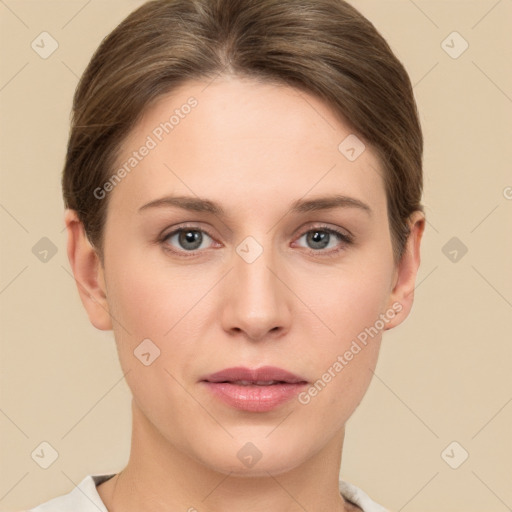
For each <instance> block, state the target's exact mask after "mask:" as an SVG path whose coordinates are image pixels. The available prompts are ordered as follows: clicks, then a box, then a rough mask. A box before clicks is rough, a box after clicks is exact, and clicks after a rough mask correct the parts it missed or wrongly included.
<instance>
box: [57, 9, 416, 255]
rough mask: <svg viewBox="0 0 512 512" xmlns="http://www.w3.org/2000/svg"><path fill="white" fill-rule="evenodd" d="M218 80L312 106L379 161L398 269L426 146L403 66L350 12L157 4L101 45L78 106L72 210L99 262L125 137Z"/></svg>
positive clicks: (65, 182)
mask: <svg viewBox="0 0 512 512" xmlns="http://www.w3.org/2000/svg"><path fill="white" fill-rule="evenodd" d="M220 75H232V76H240V77H244V78H245V77H248V78H254V79H256V80H259V81H263V82H270V83H276V84H280V85H289V86H292V87H295V88H297V89H299V90H301V91H304V92H306V93H309V94H313V95H315V96H316V97H318V98H320V99H321V100H323V101H324V102H325V103H326V104H327V105H328V106H329V108H331V109H332V111H333V112H334V114H335V115H336V116H339V117H338V118H339V119H340V120H341V121H343V122H344V123H346V124H347V125H348V126H349V127H350V129H351V130H352V133H354V134H355V135H357V137H359V138H360V139H361V140H362V141H363V142H364V144H365V145H369V146H370V147H371V148H372V149H373V150H374V151H375V153H376V155H377V156H378V159H379V163H380V164H381V165H380V167H381V170H379V173H380V174H381V175H382V179H383V181H384V184H385V192H386V199H387V213H388V220H389V228H390V235H391V241H392V246H393V256H394V261H395V263H398V262H399V261H400V259H401V257H402V255H403V251H404V248H405V243H406V241H407V237H408V235H409V233H410V231H409V225H408V218H409V216H410V215H411V214H412V213H413V212H414V211H415V210H420V211H422V212H423V206H422V205H421V195H422V189H423V171H422V153H423V135H422V131H421V126H420V121H419V116H418V111H417V106H416V102H415V99H414V95H413V89H412V85H411V82H410V79H409V76H408V74H407V72H406V70H405V68H404V66H403V65H402V63H401V62H400V61H399V60H398V58H397V57H396V56H395V55H394V53H393V51H392V50H391V48H390V46H389V45H388V43H387V42H386V41H385V39H384V38H383V37H382V36H381V35H380V33H379V32H378V31H377V30H376V28H375V27H374V25H373V24H372V23H371V22H370V21H369V20H368V19H367V18H365V17H364V16H363V15H362V14H361V13H359V12H358V11H357V10H356V9H355V8H354V7H352V6H351V5H350V4H348V3H347V2H345V1H344V0H152V1H148V2H146V3H144V4H142V5H141V6H140V7H139V8H137V9H136V10H135V11H133V12H132V13H131V14H130V15H129V16H128V17H126V18H125V19H124V20H123V21H122V22H121V23H120V24H119V25H118V26H117V27H116V28H115V29H114V30H113V31H112V32H111V33H110V34H108V35H107V37H105V38H104V39H103V41H102V42H101V44H100V45H99V47H98V48H97V50H96V51H95V53H94V55H93V56H92V58H91V60H90V62H89V64H88V66H87V67H86V69H85V71H84V73H83V75H82V76H81V79H80V81H79V83H78V86H77V89H76V91H75V94H74V98H73V107H72V119H71V127H70V133H69V139H68V146H67V154H66V158H65V164H64V169H63V174H62V189H63V196H64V203H65V207H66V208H71V209H74V210H76V211H77V214H78V218H79V220H80V221H81V222H82V224H83V226H84V229H85V232H86V234H87V237H88V239H89V241H90V242H91V244H92V245H93V246H94V247H95V249H96V251H97V253H98V255H99V257H100V259H101V260H102V261H103V248H104V246H103V243H104V240H103V232H104V225H105V220H106V212H107V207H108V198H109V195H106V197H104V198H102V199H98V198H97V197H96V195H95V194H94V190H95V189H97V188H98V187H101V186H102V184H103V183H105V182H106V181H107V180H108V178H109V176H110V175H112V173H113V172H114V171H115V169H114V165H115V162H116V159H117V156H118V153H119V150H120V148H121V145H122V143H123V142H124V140H125V139H126V137H127V136H128V134H129V133H130V130H131V129H132V128H133V127H134V125H135V124H136V123H137V121H138V120H139V119H140V118H141V116H142V115H143V114H144V112H145V110H146V109H147V108H148V107H149V106H150V105H151V104H152V103H153V102H154V101H156V100H157V99H159V98H160V97H161V96H162V95H165V94H168V93H171V92H172V91H173V89H175V88H176V87H178V86H181V85H182V84H184V83H185V82H187V81H190V80H205V79H206V80H209V79H212V80H213V79H214V78H215V77H217V76H220ZM340 142H341V141H340ZM375 179H378V175H377V174H375Z"/></svg>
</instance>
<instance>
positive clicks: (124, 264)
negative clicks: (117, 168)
mask: <svg viewBox="0 0 512 512" xmlns="http://www.w3.org/2000/svg"><path fill="white" fill-rule="evenodd" d="M191 96H193V97H194V98H195V99H196V100H197V102H198V103H197V106H196V107H195V108H193V109H192V110H191V112H190V113H189V114H188V115H186V116H184V117H183V119H180V122H179V124H178V125H177V126H175V127H174V129H173V130H172V131H171V132H170V133H169V134H165V135H164V137H163V138H162V141H157V139H156V138H155V137H154V136H153V138H154V139H155V140H156V141H157V142H158V144H157V145H156V147H155V148H154V149H152V150H151V151H150V152H149V154H148V155H147V156H145V157H144V158H143V159H142V160H141V161H140V162H139V163H138V165H137V166H136V167H135V168H134V169H133V170H132V171H131V172H130V173H129V174H127V176H126V177H125V178H124V179H123V180H122V181H121V182H120V183H119V184H117V185H116V186H115V187H114V189H113V190H111V191H110V192H108V194H109V201H110V203H109V207H108V215H107V221H106V226H105V246H104V249H105V260H104V267H103V266H102V265H101V264H100V262H99V260H98V258H97V256H96V253H95V251H94V249H93V248H92V247H91V245H90V244H89V242H88V240H87V238H86V237H85V235H84V232H83V228H82V225H81V224H80V223H79V222H78V220H77V216H76V214H75V212H73V211H71V210H67V211H66V213H65V221H66V226H67V229H68V256H69V260H70V263H71V266H72V270H73V272H74V275H75V279H76V280H77V283H78V290H79V293H80V296H81V299H82V301H83V304H84V306H85V309H86V310H87V313H88V316H89V319H90V321H91V323H92V324H93V325H94V326H95V327H97V328H98V329H102V330H109V329H113V331H114V335H115V341H116V345H117V350H118V354H119V359H120V364H121V367H122V370H123V372H125V373H126V377H125V378H126V381H127V383H128V385H129V387H130V389H131V391H132V394H133V400H132V411H133V430H132V446H131V453H130V459H129V462H128V465H127V467H126V468H124V469H123V471H122V472H121V473H120V474H118V475H116V476H115V477H114V478H112V479H111V480H109V481H107V482H105V483H103V484H101V485H100V486H99V487H98V491H99V493H100V496H101V497H102V499H103V501H104V502H105V504H106V506H107V508H108V510H109V511H121V510H122V511H124V512H130V511H135V510H153V511H160V510H162V511H163V510H184V511H185V510H189V509H190V507H195V509H197V510H199V511H200V512H212V511H225V510H244V511H248V512H256V511H266V512H269V511H276V512H277V511H289V512H295V511H299V510H300V511H303V510H304V509H306V510H308V511H315V512H316V511H330V512H332V511H343V510H358V508H356V507H354V506H353V505H351V504H350V503H348V502H347V501H346V500H344V499H343V498H342V497H341V496H340V494H339V491H338V474H339V469H340V462H341V460H340V457H341V452H342V447H343V439H344V432H345V427H344V426H345V423H346V421H347V420H348V419H349V417H350V416H351V415H352V413H353V412H354V410H355V409H356V407H357V406H358V405H359V403H360V401H361V399H362V398H363V396H364V394H365V392H366V390H367V388H368V385H369V383H370V380H371V377H372V370H373V369H374V368H375V366H376V363H377V358H378V353H379V348H380V342H381V336H382V330H381V331H379V334H378V335H376V336H374V337H373V338H369V341H368V344H367V345H366V346H365V347H364V348H363V349H362V350H361V351H360V352H359V353H358V354H357V355H355V356H354V357H353V359H352V360H351V361H350V362H349V363H348V364H347V365H346V366H344V368H343V369H342V371H340V372H338V373H337V374H336V376H335V377H334V378H332V380H331V381H330V382H329V383H328V384H327V385H326V386H325V388H324V389H323V390H322V391H321V392H319V393H318V394H317V396H315V397H313V398H311V401H310V402H309V403H308V404H307V405H304V404H301V403H299V401H298V400H296V399H293V400H291V401H290V402H287V403H285V404H284V405H282V406H280V407H278V408H277V409H274V410H272V411H270V412H265V413H254V412H245V411H240V410H237V409H233V408H230V407H229V406H227V405H226V404H224V403H223V402H221V401H219V400H218V399H216V398H215V397H213V396H212V395H211V394H210V393H209V392H208V390H206V389H205V387H204V385H203V384H202V383H200V382H199V381H200V380H201V378H202V377H204V376H205V375H207V374H210V373H213V372H216V371H219V370H221V369H224V368H227V367H231V366H247V367H250V368H256V367H260V366H264V365H273V366H278V367H281V368H284V369H286V370H289V371H291V372H293V373H295V374H297V375H299V376H301V377H302V378H304V379H305V380H307V381H308V382H310V383H314V382H315V381H316V380H317V379H320V378H321V377H322V375H323V374H324V373H325V372H326V371H327V370H328V368H329V367H332V366H333V363H334V362H335V361H336V360H337V357H338V356H339V355H343V354H344V353H345V352H346V351H347V350H348V349H349V347H350V346H351V343H352V341H353V340H354V339H356V337H357V335H358V334H359V333H360V332H361V331H363V330H364V329H365V328H367V327H370V326H373V325H374V324H375V322H376V320H377V319H378V318H379V314H381V313H385V312H386V311H388V310H390V308H391V307H392V304H393V303H397V302H398V303H399V304H400V305H401V308H402V309H401V311H400V313H398V314H396V316H394V318H393V319H392V320H390V321H389V322H388V323H386V326H385V329H389V328H392V327H394V326H396V325H398V324H399V323H401V322H402V321H403V320H404V319H405V318H406V317H407V315H408V314H409V312H410V309H411V306H412V302H413V297H414V293H413V291H414V283H415V278H416V273H417V270H418V266H419V264H420V241H421V237H422V233H423V230H424V217H423V214H421V213H420V212H416V213H415V214H414V215H413V216H412V217H411V235H410V237H409V240H408V245H407V251H406V253H405V256H404V258H403V259H402V261H401V263H400V265H399V266H397V267H396V266H394V264H393V258H392V248H391V238H390V231H389V226H388V218H387V212H386V195H385V190H384V183H383V181H382V178H381V175H382V170H381V168H380V164H379V162H378V160H377V159H376V157H375V154H374V153H373V151H372V150H371V148H370V147H369V146H368V145H367V146H366V150H365V151H364V152H363V153H362V154H361V155H360V156H359V157H358V158H357V159H356V160H355V161H353V162H351V161H349V160H348V159H347V158H346V157H345V156H344V155H343V154H342V153H340V151H339V150H338V146H339V144H340V142H341V141H342V140H343V139H345V137H347V136H348V135H349V134H350V133H351V132H350V129H349V128H347V126H346V125H345V124H344V123H342V122H341V121H340V119H339V118H337V117H336V116H335V115H334V114H333V112H332V111H331V109H330V108H329V106H328V105H326V104H324V103H323V102H322V101H321V100H319V99H317V98H315V97H313V96H310V95H307V94H305V93H303V92H299V91H297V90H295V89H292V88H290V87H285V86H277V85H274V84H262V83H258V82H256V81H252V80H247V79H240V78H234V77H221V78H218V79H216V80H215V81H214V82H212V83H210V84H209V85H207V83H201V82H188V83H186V84H184V85H182V86H181V87H180V88H179V89H176V90H174V91H173V92H172V93H171V94H169V95H167V96H165V97H162V98H160V100H159V101H158V102H156V103H155V104H154V105H152V106H151V108H150V109H149V110H147V111H146V113H145V115H144V117H143V118H142V119H141V120H140V122H139V123H138V124H137V125H136V127H135V128H134V130H133V131H132V132H131V134H130V136H129V137H128V139H127V140H126V141H125V144H124V146H123V148H122V151H121V153H120V154H119V158H118V164H119V165H123V163H124V162H126V161H127V160H128V158H129V157H130V156H131V154H132V152H133V151H135V150H138V149H139V148H140V147H141V146H142V145H143V144H144V143H145V141H146V140H147V137H148V135H151V134H152V132H153V130H154V129H155V127H157V126H159V124H160V123H161V122H164V121H165V120H168V119H169V116H170V115H171V114H172V112H173V111H174V110H175V109H176V108H178V109H179V108H180V107H181V106H182V105H183V104H185V103H186V102H187V99H188V98H190V97H191ZM333 193H338V194H344V195H347V196H351V197H354V198H357V199H359V200H361V201H363V202H365V203H366V204H368V205H369V206H370V208H371V210H372V213H371V215H369V214H367V213H366V212H365V211H364V210H362V209H357V208H336V209H331V210H325V211H312V212H305V213H290V205H291V203H292V202H293V201H295V200H298V199H312V198H315V197H320V196H324V195H331V194H333ZM165 195H187V196H192V197H197V196H199V197H201V198H207V199H210V200H212V201H215V202H218V203H220V204H221V205H222V207H223V209H224V210H225V213H226V215H225V216H224V217H220V216H217V215H214V214H212V213H208V212H190V211H185V210H182V209H179V208H176V207H162V208H147V209H145V210H142V212H139V211H138V209H139V208H140V207H141V206H142V205H144V204H146V203H148V202H150V201H153V200H155V199H158V198H160V197H162V196H165ZM102 200H105V199H102ZM184 223H187V225H188V227H189V229H190V227H191V225H192V226H193V227H194V229H196V230H197V229H199V230H206V232H207V233H208V234H206V233H204V232H203V241H202V243H201V245H200V246H199V248H198V249H196V250H195V251H192V253H193V254H194V256H192V257H186V255H187V254H190V253H191V251H190V249H189V247H192V244H191V243H190V241H189V243H188V245H187V241H186V239H185V240H184V239H183V238H182V239H181V244H180V238H179V237H178V235H174V236H172V237H168V238H167V239H166V240H164V241H161V242H159V241H158V238H159V236H160V235H165V234H170V233H171V232H172V231H173V230H174V229H176V228H178V227H185V226H183V224H184ZM324 224H325V225H326V226H328V227H331V228H335V229H339V230H341V231H342V232H345V233H346V232H347V230H348V231H349V232H350V233H352V234H353V236H354V243H353V244H346V243H345V242H343V241H340V240H338V239H337V238H336V236H335V235H331V236H330V239H329V242H328V245H327V247H326V248H323V249H322V248H320V249H319V248H318V247H321V246H319V245H318V242H317V245H315V243H314V240H312V239H311V237H312V236H313V234H314V229H315V228H317V229H318V228H319V225H324ZM311 230H313V233H310V232H311ZM308 233H310V236H309V237H308ZM248 236H251V237H253V238H254V239H255V240H256V241H257V242H258V243H259V245H260V246H261V247H262V249H263V252H262V253H261V255H260V256H259V257H258V258H257V259H256V260H255V261H253V262H252V263H248V262H247V261H245V260H244V259H243V258H242V257H241V256H240V255H239V254H238V253H237V251H236V249H237V247H238V246H239V244H240V243H241V242H242V241H243V240H244V239H245V238H246V237H248ZM324 236H325V235H324ZM164 247H169V248H172V249H174V250H175V251H177V252H178V253H179V254H181V255H185V256H180V255H179V254H177V253H172V252H167V251H165V250H164ZM195 247H197V246H195ZM336 249H341V250H340V251H339V252H337V253H335V254H334V252H333V251H334V250H336ZM187 250H188V253H187ZM180 251H181V252H180ZM329 251H330V252H331V254H332V257H329V256H325V254H326V253H328V252H329ZM322 254H324V255H323V256H322ZM385 329H384V330H385ZM147 338H149V339H150V340H152V342H153V343H154V344H155V345H156V346H157V347H158V348H159V350H160V356H159V357H158V358H156V359H155V360H154V361H153V362H152V363H151V364H150V365H149V366H145V365H144V364H142V363H141V361H140V360H139V359H138V358H137V357H135V356H134V350H135V349H136V348H137V346H138V345H139V344H140V343H141V342H142V340H144V339H147ZM248 442H251V443H253V444H254V445H255V446H256V447H257V449H258V450H259V451H260V452H261V455H262V456H261V459H260V460H259V461H258V462H257V463H256V464H255V465H254V466H252V467H246V466H245V465H244V464H242V462H241V461H240V460H239V459H238V457H237V453H238V451H239V450H240V449H241V448H242V447H243V446H244V445H245V444H246V443H248Z"/></svg>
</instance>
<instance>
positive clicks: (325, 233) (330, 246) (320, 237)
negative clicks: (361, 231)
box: [298, 226, 353, 255]
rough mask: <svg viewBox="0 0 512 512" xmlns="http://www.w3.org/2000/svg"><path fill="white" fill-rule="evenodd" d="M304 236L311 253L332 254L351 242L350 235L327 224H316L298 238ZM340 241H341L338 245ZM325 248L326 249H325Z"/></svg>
mask: <svg viewBox="0 0 512 512" xmlns="http://www.w3.org/2000/svg"><path fill="white" fill-rule="evenodd" d="M304 237H305V240H306V243H307V244H308V245H309V247H310V248H311V249H312V250H310V251H309V252H310V253H312V254H318V253H327V254H329V255H334V254H336V253H338V252H339V251H341V250H343V246H344V245H345V246H347V245H350V244H352V243H353V238H352V236H351V235H348V234H345V233H342V232H341V231H338V230H336V229H333V228H330V227H327V226H317V227H315V228H313V229H309V230H308V231H306V232H304V233H303V234H302V235H301V236H300V238H298V240H301V239H302V238H304ZM340 242H342V244H341V247H340ZM325 249H327V250H325Z"/></svg>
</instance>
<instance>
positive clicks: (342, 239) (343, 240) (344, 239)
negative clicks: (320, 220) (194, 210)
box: [161, 226, 353, 256]
mask: <svg viewBox="0 0 512 512" xmlns="http://www.w3.org/2000/svg"><path fill="white" fill-rule="evenodd" d="M187 230H189V231H198V232H200V233H203V234H205V235H207V236H208V237H209V238H210V239H211V240H212V241H213V243H214V244H217V245H218V244H219V242H217V241H216V239H215V237H213V236H212V235H210V233H208V231H206V230H204V229H202V228H198V227H190V226H184V227H181V228H177V229H175V230H174V231H171V232H170V233H167V234H165V235H163V236H162V238H161V243H162V244H163V245H164V248H165V250H167V251H169V252H172V253H174V254H187V253H188V254H189V255H190V256H193V255H195V254H197V253H200V252H203V251H205V249H194V250H193V251H186V250H185V249H176V248H169V245H170V244H168V243H166V240H168V239H169V238H170V237H172V236H174V235H177V234H179V233H180V232H182V231H187ZM312 231H324V232H327V233H329V234H330V235H331V236H335V237H336V238H337V239H338V241H339V243H340V244H342V245H343V244H344V245H349V244H351V243H352V242H353V240H352V237H351V236H350V235H347V234H345V233H342V232H338V231H336V230H334V229H332V228H327V227H322V226H319V227H313V228H310V229H307V230H305V231H303V232H302V233H301V234H300V235H299V236H297V237H296V239H295V240H298V239H300V238H302V237H303V236H304V235H307V234H308V233H310V232H312ZM171 247H172V246H171ZM303 249H306V250H308V251H309V252H311V253H316V254H319V255H320V254H321V253H325V254H328V253H336V252H338V251H339V250H341V249H340V248H339V247H338V248H337V249H336V248H335V249H329V250H323V249H317V250H315V249H309V248H307V247H303Z"/></svg>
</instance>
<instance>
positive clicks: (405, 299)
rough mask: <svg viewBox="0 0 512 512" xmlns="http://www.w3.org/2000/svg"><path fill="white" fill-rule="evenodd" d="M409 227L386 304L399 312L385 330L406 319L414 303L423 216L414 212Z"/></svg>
mask: <svg viewBox="0 0 512 512" xmlns="http://www.w3.org/2000/svg"><path fill="white" fill-rule="evenodd" d="M409 226H410V234H409V237H408V239H407V244H406V247H405V251H404V254H403V257H402V260H401V261H400V263H399V265H398V267H397V269H396V272H395V285H394V287H393V290H392V293H391V295H390V297H389V302H388V308H392V309H394V310H395V311H398V310H399V312H398V313H397V314H396V316H395V317H394V318H393V320H391V321H390V322H389V324H388V325H387V327H386V330H387V329H392V328H393V327H396V326H397V325H399V324H400V323H402V322H403V321H404V320H405V319H406V318H407V316H408V315H409V313H410V311H411V309H412V304H413V301H414V288H415V285H416V276H417V273H418V268H419V266H420V259H421V258H420V246H421V239H422V236H423V232H424V230H425V215H424V214H423V213H422V212H421V211H415V212H414V213H413V214H412V215H411V217H410V219H409ZM393 305H394V306H393Z"/></svg>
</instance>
